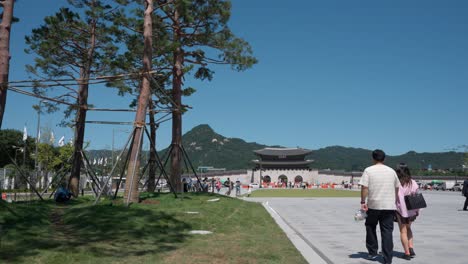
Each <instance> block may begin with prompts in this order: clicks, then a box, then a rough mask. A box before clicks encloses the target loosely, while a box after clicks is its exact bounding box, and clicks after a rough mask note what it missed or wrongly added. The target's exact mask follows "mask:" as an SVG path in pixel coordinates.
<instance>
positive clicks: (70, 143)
mask: <svg viewBox="0 0 468 264" xmlns="http://www.w3.org/2000/svg"><path fill="white" fill-rule="evenodd" d="M68 144H69V145H70V146H73V138H70V141H68Z"/></svg>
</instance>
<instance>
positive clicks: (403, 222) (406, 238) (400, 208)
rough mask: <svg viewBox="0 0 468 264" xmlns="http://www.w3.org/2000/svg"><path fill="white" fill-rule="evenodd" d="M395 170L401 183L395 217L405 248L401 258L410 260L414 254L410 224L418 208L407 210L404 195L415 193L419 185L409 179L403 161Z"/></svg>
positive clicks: (407, 170) (409, 176)
mask: <svg viewBox="0 0 468 264" xmlns="http://www.w3.org/2000/svg"><path fill="white" fill-rule="evenodd" d="M395 171H396V173H397V175H398V179H399V180H400V183H401V187H400V188H399V189H398V198H397V202H396V207H397V211H396V219H397V221H398V226H399V227H400V239H401V244H402V245H403V249H404V250H405V255H404V256H403V259H406V260H410V259H411V258H413V257H415V256H416V254H415V253H414V249H413V247H414V245H413V230H411V224H412V223H413V222H414V220H416V217H417V216H418V215H419V209H415V210H408V209H407V208H406V203H405V196H406V195H410V194H414V193H416V192H417V191H418V189H419V187H418V184H417V183H416V181H414V180H413V179H411V173H410V170H409V168H408V166H407V165H406V164H405V163H400V164H399V165H398V167H397V169H396V170H395Z"/></svg>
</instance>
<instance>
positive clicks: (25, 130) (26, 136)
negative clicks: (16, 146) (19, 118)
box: [23, 126, 28, 141]
mask: <svg viewBox="0 0 468 264" xmlns="http://www.w3.org/2000/svg"><path fill="white" fill-rule="evenodd" d="M26 139H28V130H27V129H26V126H24V132H23V141H26Z"/></svg>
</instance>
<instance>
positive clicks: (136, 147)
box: [124, 0, 153, 205]
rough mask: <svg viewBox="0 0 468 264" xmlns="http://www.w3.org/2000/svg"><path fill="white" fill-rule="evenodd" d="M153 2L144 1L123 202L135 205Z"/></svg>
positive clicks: (146, 89)
mask: <svg viewBox="0 0 468 264" xmlns="http://www.w3.org/2000/svg"><path fill="white" fill-rule="evenodd" d="M152 13H153V0H145V17H144V32H143V35H144V54H143V72H144V73H146V74H144V75H143V81H142V85H141V90H140V95H139V97H138V108H137V113H136V116H135V133H134V141H133V147H132V152H131V154H130V160H129V163H128V169H127V178H126V181H125V192H124V201H125V203H126V204H127V205H128V204H129V203H136V202H138V201H139V191H138V184H139V170H140V157H139V155H138V153H139V152H140V150H141V141H140V140H139V139H140V138H142V137H141V136H142V133H143V126H144V125H145V120H146V110H147V109H148V103H149V98H150V96H151V88H150V76H149V74H150V73H149V72H150V71H151V67H152V66H151V60H152V56H153V54H152V45H153V37H152V32H153V24H152Z"/></svg>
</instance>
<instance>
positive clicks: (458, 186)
mask: <svg viewBox="0 0 468 264" xmlns="http://www.w3.org/2000/svg"><path fill="white" fill-rule="evenodd" d="M462 189H463V183H461V182H457V183H455V184H454V185H453V186H452V187H451V188H447V190H450V191H455V192H461V190H462Z"/></svg>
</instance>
